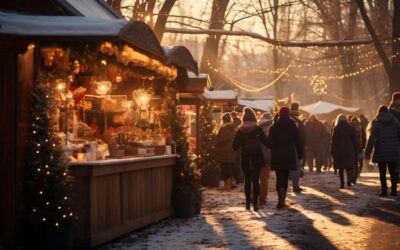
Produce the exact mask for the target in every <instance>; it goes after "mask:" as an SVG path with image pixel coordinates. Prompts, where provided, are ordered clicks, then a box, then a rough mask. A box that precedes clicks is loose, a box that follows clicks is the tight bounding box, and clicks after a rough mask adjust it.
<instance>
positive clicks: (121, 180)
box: [72, 158, 175, 247]
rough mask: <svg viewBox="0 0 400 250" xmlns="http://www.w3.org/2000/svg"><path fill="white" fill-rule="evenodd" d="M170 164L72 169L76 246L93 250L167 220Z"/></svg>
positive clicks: (155, 162) (157, 162)
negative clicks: (95, 247) (74, 191)
mask: <svg viewBox="0 0 400 250" xmlns="http://www.w3.org/2000/svg"><path fill="white" fill-rule="evenodd" d="M174 164H175V159H174V158H170V159H158V160H150V161H146V162H136V163H128V164H121V165H111V166H82V167H81V166H74V167H73V168H72V173H73V175H74V176H75V179H76V182H75V183H76V185H75V187H76V189H77V193H76V196H77V197H76V199H75V200H76V201H77V204H76V206H77V212H78V217H79V220H78V222H77V224H78V225H77V230H76V234H77V235H76V244H77V246H79V247H94V246H97V245H99V244H102V243H105V242H107V241H109V240H112V239H115V238H117V237H120V236H122V235H124V234H126V233H128V232H130V231H133V230H136V229H138V228H141V227H144V226H146V225H149V224H152V223H154V222H157V221H159V220H161V219H164V218H166V217H169V216H171V215H172V213H173V209H172V190H173V184H174V180H173V173H174ZM87 224H89V225H90V226H88V225H87Z"/></svg>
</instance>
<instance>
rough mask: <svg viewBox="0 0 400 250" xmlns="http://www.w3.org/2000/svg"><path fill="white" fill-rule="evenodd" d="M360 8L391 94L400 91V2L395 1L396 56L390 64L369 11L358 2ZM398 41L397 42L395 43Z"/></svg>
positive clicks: (394, 54) (394, 50) (393, 27)
mask: <svg viewBox="0 0 400 250" xmlns="http://www.w3.org/2000/svg"><path fill="white" fill-rule="evenodd" d="M357 4H358V8H359V10H360V13H361V16H362V18H363V20H364V23H365V26H366V27H367V29H368V32H369V33H370V35H371V37H372V40H373V42H374V46H375V48H376V50H377V52H378V55H379V57H380V58H381V60H382V62H383V66H384V68H385V72H386V74H387V76H388V79H389V91H390V94H391V93H393V92H396V91H400V62H399V59H400V58H398V56H397V53H399V52H400V44H399V42H398V41H396V39H398V38H399V37H400V13H399V12H400V2H399V0H394V1H393V5H394V10H393V19H392V39H393V40H392V55H393V56H395V57H394V58H393V60H392V63H390V60H389V58H388V57H387V56H386V53H385V51H384V49H383V46H382V43H381V42H380V41H379V39H378V36H377V35H376V32H375V29H374V28H373V27H372V24H371V20H370V19H369V17H368V15H367V11H366V10H365V6H364V1H363V0H357ZM395 41H396V42H395Z"/></svg>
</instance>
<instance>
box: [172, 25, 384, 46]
mask: <svg viewBox="0 0 400 250" xmlns="http://www.w3.org/2000/svg"><path fill="white" fill-rule="evenodd" d="M165 32H168V33H179V34H202V35H227V36H246V37H251V38H254V39H258V40H261V41H264V42H266V43H269V44H272V45H278V46H282V47H311V46H315V47H334V46H348V45H361V44H372V43H373V39H370V38H368V39H352V40H331V41H316V42H312V41H282V40H277V39H272V38H267V37H264V36H262V35H260V34H258V33H254V32H247V31H229V30H223V29H204V30H199V29H184V28H166V29H165ZM388 39H390V38H384V39H383V40H388ZM378 41H379V39H378Z"/></svg>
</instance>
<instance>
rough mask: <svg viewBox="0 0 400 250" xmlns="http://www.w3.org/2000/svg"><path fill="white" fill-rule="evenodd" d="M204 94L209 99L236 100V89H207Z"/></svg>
mask: <svg viewBox="0 0 400 250" xmlns="http://www.w3.org/2000/svg"><path fill="white" fill-rule="evenodd" d="M203 95H204V97H205V98H207V99H209V100H236V91H235V90H213V91H210V90H205V91H204V94H203Z"/></svg>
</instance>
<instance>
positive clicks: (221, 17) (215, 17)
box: [200, 0, 229, 73]
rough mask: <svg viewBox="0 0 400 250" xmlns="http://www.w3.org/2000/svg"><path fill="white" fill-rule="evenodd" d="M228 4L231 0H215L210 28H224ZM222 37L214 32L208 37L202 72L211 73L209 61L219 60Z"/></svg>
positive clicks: (202, 61)
mask: <svg viewBox="0 0 400 250" xmlns="http://www.w3.org/2000/svg"><path fill="white" fill-rule="evenodd" d="M228 4H229V0H213V5H212V10H211V17H210V24H209V28H210V29H219V30H221V29H223V27H224V25H225V12H226V10H227V7H228ZM220 39H221V36H220V35H214V34H210V35H209V36H208V37H207V39H206V42H205V45H204V50H203V57H202V59H201V65H200V69H201V71H202V72H207V73H210V71H209V68H208V63H209V62H211V63H214V62H216V61H217V59H218V48H219V41H220Z"/></svg>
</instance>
